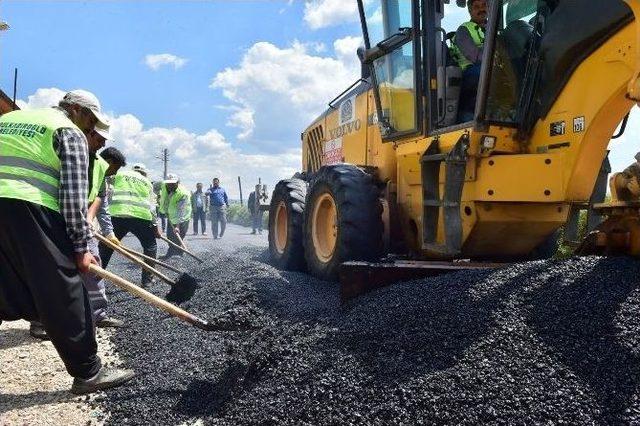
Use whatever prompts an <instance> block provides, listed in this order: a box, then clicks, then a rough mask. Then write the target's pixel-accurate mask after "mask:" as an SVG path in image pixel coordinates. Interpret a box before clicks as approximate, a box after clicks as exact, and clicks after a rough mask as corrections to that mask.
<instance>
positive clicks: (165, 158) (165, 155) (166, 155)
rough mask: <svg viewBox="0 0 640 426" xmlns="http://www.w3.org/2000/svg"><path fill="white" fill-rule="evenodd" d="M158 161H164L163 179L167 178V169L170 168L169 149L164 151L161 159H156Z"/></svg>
mask: <svg viewBox="0 0 640 426" xmlns="http://www.w3.org/2000/svg"><path fill="white" fill-rule="evenodd" d="M156 158H157V159H158V160H160V161H162V166H163V169H162V170H163V171H162V178H163V179H166V178H167V168H168V166H169V150H168V149H167V148H165V149H163V150H162V155H161V156H160V157H156Z"/></svg>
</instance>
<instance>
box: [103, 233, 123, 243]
mask: <svg viewBox="0 0 640 426" xmlns="http://www.w3.org/2000/svg"><path fill="white" fill-rule="evenodd" d="M107 240H109V241H111V242H112V243H113V244H115V245H117V246H119V245H122V244H121V243H120V240H119V239H118V238H117V237H116V235H115V234H109V235H107Z"/></svg>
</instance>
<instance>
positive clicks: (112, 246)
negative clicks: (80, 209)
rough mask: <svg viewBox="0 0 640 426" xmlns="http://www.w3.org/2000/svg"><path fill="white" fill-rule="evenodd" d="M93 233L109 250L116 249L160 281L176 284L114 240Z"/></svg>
mask: <svg viewBox="0 0 640 426" xmlns="http://www.w3.org/2000/svg"><path fill="white" fill-rule="evenodd" d="M95 235H96V238H97V239H98V240H100V241H101V242H102V243H103V244H105V245H106V246H107V247H109V248H110V249H111V250H115V251H117V252H118V253H120V254H121V255H123V256H124V257H126V258H127V259H129V260H130V261H132V262H133V263H135V264H137V265H140V266H141V267H142V269H144V270H146V271H149V272H150V273H152V274H154V275H156V276H157V277H158V278H160V279H161V280H162V281H165V282H166V283H167V284H169V285H175V284H176V282H175V281H173V280H172V279H171V278H169V277H168V276H166V275H165V274H163V273H162V272H160V271H158V270H157V269H154V268H152V267H151V266H149V265H147V264H146V263H144V262H143V261H142V260H140V259H139V258H137V257H135V256H134V255H132V254H131V253H129V252H128V251H127V250H125V249H123V248H122V247H120V246H119V245H117V244H115V243H114V242H112V241H110V240H109V239H108V238H105V237H103V236H102V235H100V234H97V233H96V234H95Z"/></svg>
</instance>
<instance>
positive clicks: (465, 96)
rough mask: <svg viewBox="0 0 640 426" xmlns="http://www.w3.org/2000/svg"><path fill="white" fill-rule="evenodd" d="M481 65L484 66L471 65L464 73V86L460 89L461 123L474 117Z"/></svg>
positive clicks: (459, 119) (459, 111)
mask: <svg viewBox="0 0 640 426" xmlns="http://www.w3.org/2000/svg"><path fill="white" fill-rule="evenodd" d="M481 67H482V66H481V65H480V64H474V65H471V66H470V67H468V68H467V69H466V70H464V73H463V75H462V87H461V89H460V106H459V109H458V122H459V123H467V122H469V121H472V120H473V119H474V113H475V110H476V98H477V96H478V84H479V82H480V70H481Z"/></svg>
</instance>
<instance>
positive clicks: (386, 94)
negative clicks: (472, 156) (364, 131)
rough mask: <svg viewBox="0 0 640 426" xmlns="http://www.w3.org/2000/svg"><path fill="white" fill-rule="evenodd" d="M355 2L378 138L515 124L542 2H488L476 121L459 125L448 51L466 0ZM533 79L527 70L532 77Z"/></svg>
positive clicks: (458, 80)
mask: <svg viewBox="0 0 640 426" xmlns="http://www.w3.org/2000/svg"><path fill="white" fill-rule="evenodd" d="M453 1H454V0H377V1H363V0H358V7H359V10H360V18H361V22H362V30H363V35H364V42H365V48H366V50H365V52H364V55H363V57H364V62H365V63H366V64H368V65H369V66H370V69H371V74H372V76H371V79H372V83H373V88H374V95H375V96H374V98H375V102H376V110H377V119H378V124H379V126H380V130H381V134H382V138H383V140H385V141H394V140H399V139H403V138H406V137H410V136H418V135H421V134H422V135H437V134H441V133H446V132H449V131H453V130H456V129H460V128H469V127H474V126H476V127H477V126H479V125H483V124H484V125H486V124H499V125H501V126H513V127H517V126H518V124H519V122H520V117H521V116H522V113H523V111H524V109H525V107H526V105H527V102H529V99H528V98H527V93H530V90H527V89H530V88H531V87H530V84H531V83H532V82H527V81H526V78H525V77H526V75H527V70H528V69H529V68H528V67H529V64H532V63H535V61H536V50H537V47H538V46H537V45H536V43H535V42H536V37H535V34H536V32H535V31H534V26H535V25H538V24H540V22H539V21H540V20H539V19H537V18H538V13H536V12H537V11H539V10H541V6H543V5H544V4H545V3H546V1H545V0H487V1H488V11H489V17H488V24H487V28H486V34H485V44H484V54H483V58H482V70H481V77H480V83H479V86H478V94H477V102H476V108H475V113H474V119H473V120H472V121H470V122H464V123H463V122H460V121H459V120H458V110H459V106H460V96H461V85H462V77H463V70H462V69H461V68H460V67H459V66H458V64H457V63H456V62H455V60H454V59H453V57H452V55H451V52H450V47H451V45H452V43H453V35H454V34H455V32H456V31H457V29H458V27H459V26H460V25H461V24H463V23H464V22H467V21H468V20H469V12H468V9H467V0H455V4H454V3H452V2H453ZM529 74H531V73H529Z"/></svg>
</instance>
